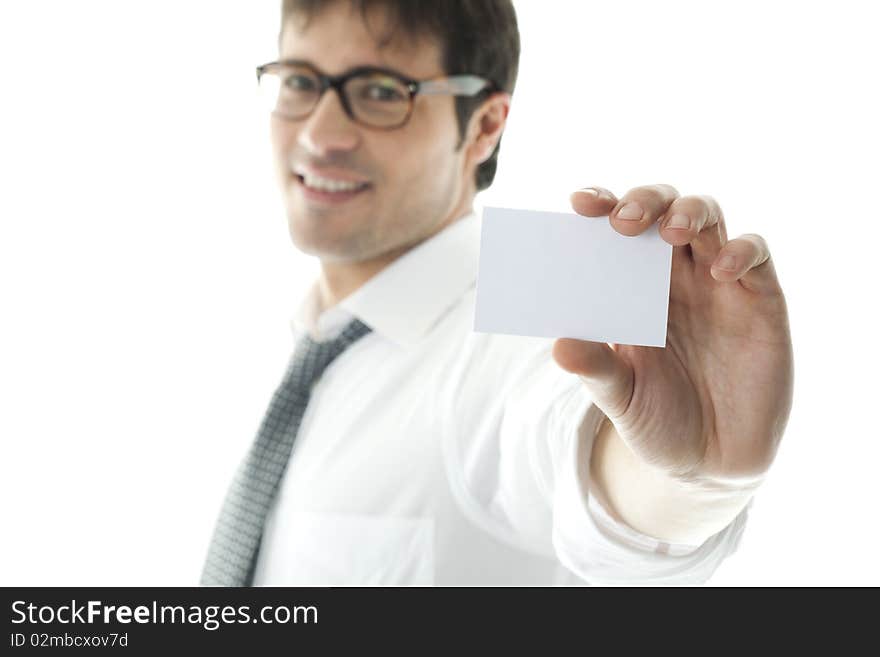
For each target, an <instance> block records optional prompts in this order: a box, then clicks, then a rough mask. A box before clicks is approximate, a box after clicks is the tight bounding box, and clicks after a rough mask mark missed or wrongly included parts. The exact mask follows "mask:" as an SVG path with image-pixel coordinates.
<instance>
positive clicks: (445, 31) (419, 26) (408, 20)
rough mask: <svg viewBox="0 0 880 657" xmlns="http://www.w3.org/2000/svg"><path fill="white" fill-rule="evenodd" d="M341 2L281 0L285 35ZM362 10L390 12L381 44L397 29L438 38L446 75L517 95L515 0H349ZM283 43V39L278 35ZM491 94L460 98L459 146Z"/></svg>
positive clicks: (492, 160)
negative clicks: (295, 21)
mask: <svg viewBox="0 0 880 657" xmlns="http://www.w3.org/2000/svg"><path fill="white" fill-rule="evenodd" d="M334 1H339V0H283V1H282V5H281V33H283V32H284V26H285V25H286V24H287V21H288V20H289V19H290V17H292V16H294V15H301V16H304V17H305V19H306V21H307V22H308V21H310V20H311V18H312V17H313V16H314V15H315V14H317V13H318V12H320V11H321V10H322V9H324V8H325V7H327V6H328V5H330V4H332V2H334ZM348 2H350V3H351V5H352V8H353V9H357V10H360V13H361V16H362V17H363V19H364V22H365V23H366V22H367V15H368V13H369V11H370V10H371V9H372V8H373V7H382V8H385V9H386V10H387V12H388V13H387V17H388V25H389V30H388V33H387V34H386V35H385V36H384V37H383V38H382V39H381V40H380V45H381V44H387V43H388V42H389V41H390V40H391V39H392V38H393V36H394V34H395V32H396V30H397V28H402V29H403V31H404V32H405V33H406V34H407V35H409V36H410V37H420V36H427V37H433V38H436V39H438V41H439V43H440V47H441V51H442V57H443V67H444V69H445V73H446V75H460V74H470V75H478V76H480V77H482V78H486V79H487V80H491V81H492V82H493V83H494V84H495V86H496V89H500V90H502V91H506V92H508V93H513V88H514V86H515V84H516V74H517V69H518V66H519V47H520V46H519V30H518V28H517V24H516V12H515V11H514V9H513V3H512V2H511V0H348ZM278 43H279V44H280V43H281V34H279V36H278ZM491 93H492V89H486V90H484V91H481V92H480V93H479V94H477V95H476V96H470V97H468V96H456V98H455V113H456V116H457V118H458V134H459V142H458V144H457V145H456V149H458V148H460V147H461V145H462V144H463V143H464V137H465V130H466V129H467V124H468V121H469V120H470V118H471V115H472V114H473V113H474V110H476V108H477V107H479V105H480V104H481V103H482V102H483V101H485V100H486V98H488V97H489V95H490V94H491ZM500 147H501V140H500V139H499V141H498V144H497V145H496V146H495V150H494V151H493V153H492V155H491V156H490V157H489V159H488V160H486V161H485V162H483V163H482V164H480V165H479V166H478V167H477V171H476V176H475V182H476V187H477V191H480V190H483V189H486V188H487V187H488V186H489V185H491V184H492V180H493V179H494V178H495V170H496V169H497V167H498V151H499V149H500Z"/></svg>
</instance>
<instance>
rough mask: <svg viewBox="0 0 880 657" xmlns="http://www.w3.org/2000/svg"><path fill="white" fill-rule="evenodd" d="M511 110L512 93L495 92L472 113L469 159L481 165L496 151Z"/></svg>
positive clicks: (469, 127)
mask: <svg viewBox="0 0 880 657" xmlns="http://www.w3.org/2000/svg"><path fill="white" fill-rule="evenodd" d="M509 112H510V94H509V93H507V92H498V93H494V94H492V95H491V96H489V98H487V99H486V100H485V102H483V104H482V105H480V106H479V107H478V108H477V109H476V110H475V111H474V113H473V114H472V115H471V120H470V123H469V126H468V159H470V160H472V162H473V163H474V165H476V166H479V165H480V164H482V163H483V162H485V161H486V160H488V159H489V157H490V156H491V155H492V153H493V152H494V151H495V146H496V145H497V144H498V140H499V139H501V133H502V132H504V127H505V125H507V114H508V113H509Z"/></svg>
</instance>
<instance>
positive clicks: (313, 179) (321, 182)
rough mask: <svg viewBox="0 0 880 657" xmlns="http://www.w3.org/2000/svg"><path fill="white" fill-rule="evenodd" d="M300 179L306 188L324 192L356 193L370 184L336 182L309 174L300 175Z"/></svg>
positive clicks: (346, 181)
mask: <svg viewBox="0 0 880 657" xmlns="http://www.w3.org/2000/svg"><path fill="white" fill-rule="evenodd" d="M299 177H300V179H301V180H302V181H303V184H304V185H305V186H306V187H310V188H312V189H317V190H319V191H322V192H355V191H358V190H361V189H363V188H365V187H366V186H367V185H368V184H369V183H363V182H351V181H348V180H334V179H332V178H321V177H320V176H313V175H310V174H307V173H301V174H299Z"/></svg>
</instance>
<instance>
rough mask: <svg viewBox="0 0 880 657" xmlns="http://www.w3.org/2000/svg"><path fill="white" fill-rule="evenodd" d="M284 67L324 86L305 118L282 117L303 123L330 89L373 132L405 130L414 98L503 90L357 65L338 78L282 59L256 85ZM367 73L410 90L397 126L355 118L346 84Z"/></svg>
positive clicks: (464, 79)
mask: <svg viewBox="0 0 880 657" xmlns="http://www.w3.org/2000/svg"><path fill="white" fill-rule="evenodd" d="M282 66H300V67H303V68H307V69H309V70H310V71H311V72H312V73H314V75H315V78H317V80H318V81H319V83H320V85H321V86H320V89H319V90H318V96H317V98H316V100H315V104H314V105H313V106H312V108H311V109H310V110H309V111H308V112H306V113H305V114H303V115H302V116H297V117H285V116H283V115H279V116H281V117H282V118H285V119H288V120H290V121H300V120H302V119H305V118H306V117H308V116H309V115H310V114H311V113H312V112H314V111H315V107H317V106H318V103H319V102H320V101H321V98H322V97H323V95H324V92H325V91H327V89H330V88H333V89H334V90H335V91H336V95H337V96H338V97H339V101H340V102H341V103H342V109H343V110H345V114H346V116H348V118H349V119H351V120H352V121H354V122H355V123H357V124H358V125H362V126H364V127H367V128H372V129H374V130H396V129H397V128H402V127H403V126H404V125H406V124H407V122H408V121H409V119H410V116H412V111H413V106H414V105H415V98H416V96H417V95H419V94H422V95H426V96H435V95H437V96H439V95H449V96H476V95H477V94H479V93H481V92H483V91H487V90H488V91H489V92H490V93H492V92H495V91H500V88H499V87H498V85H497V84H495V82H493V81H492V80H487V79H485V78H481V77H479V76H478V75H468V74H465V75H446V76H442V77H437V78H431V79H428V80H417V79H415V78H410V77H408V76H406V75H404V74H402V73H400V72H399V71H395V70H394V69H390V68H384V67H381V66H358V67H355V68H353V69H350V70H348V71H346V72H345V73H341V74H339V75H327V74H326V73H323V72H322V71H320V70H319V69H318V68H317V67H316V66H315V65H314V64H312V63H311V62H308V61H306V60H302V59H281V60H278V61H275V62H268V63H266V64H262V65H261V66H258V67H257V84H259V83H260V80H261V78H262V77H263V75H264V74H265V73H266V72H268V71H270V70H271V69H273V68H280V67H282ZM364 73H379V74H381V75H387V76H388V77H392V78H394V79H396V80H397V81H398V82H401V83H402V84H403V86H404V87H405V88H406V89H407V91H408V92H409V98H408V101H409V107H408V108H407V112H406V116H405V117H404V118H403V120H402V121H401V122H400V123H396V124H394V125H390V126H377V125H373V124H371V123H366V122H364V121H362V120H360V119H358V118H357V117H356V116H355V114H354V111H353V110H352V108H351V104H350V102H349V99H348V94H347V93H346V92H345V84H346V83H347V82H348V81H349V80H351V79H352V78H355V77H358V76H360V75H363V74H364ZM282 84H283V80H282Z"/></svg>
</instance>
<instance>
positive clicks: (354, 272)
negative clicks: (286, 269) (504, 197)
mask: <svg viewBox="0 0 880 657" xmlns="http://www.w3.org/2000/svg"><path fill="white" fill-rule="evenodd" d="M471 211H472V209H469V210H468V211H466V212H460V213H457V215H453V216H454V217H455V218H454V219H452V220H447V221H445V222H443V223H442V224H440V226H439V227H438V228H437V229H435V230H434V231H433V232H432V233H431V234H429V235H427V236H425V237H424V238H422V239H421V240H419V241H418V242H414V243H413V244H408V245H406V246H402V247H399V248H396V249H392V250H390V251H386V252H385V253H383V254H381V255H379V256H377V257H375V258H371V259H370V260H362V261H360V262H342V263H337V262H323V261H322V262H321V273H320V275H319V276H318V292H319V300H320V305H321V308H320V310H321V311H324V310H326V309H327V308H330V307H331V306H335V305H336V304H337V303H339V302H340V301H342V300H343V299H345V298H346V297H347V296H349V295H350V294H353V293H354V292H355V291H356V290H357V289H358V288H360V287H361V286H362V285H363V284H364V283H366V282H367V281H368V280H370V279H371V278H372V277H373V276H375V275H376V274H378V273H379V272H380V271H382V270H383V269H385V267H387V266H388V265H390V264H391V263H392V262H394V261H395V260H397V259H398V258H399V257H400V256H402V255H403V254H404V253H406V252H408V251H410V250H411V249H413V248H415V247H416V246H418V245H419V244H421V243H422V242H424V241H425V240H427V239H430V238H431V237H433V236H434V235H436V234H437V233H439V232H440V231H441V230H443V229H444V228H446V227H447V226H449V225H451V224H453V223H455V222H456V221H458V220H459V219H461V218H462V217H464V216H465V215H466V214H468V213H469V212H471Z"/></svg>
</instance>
